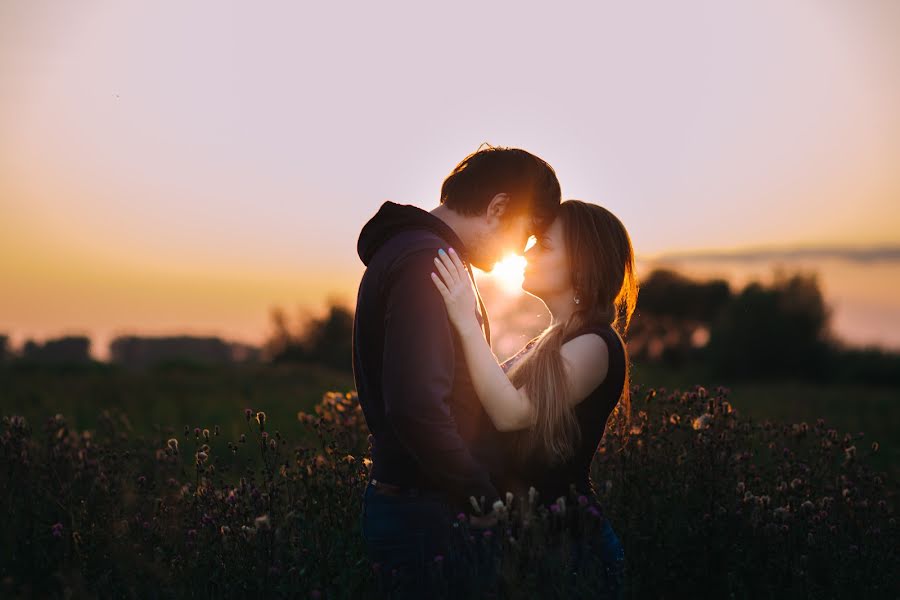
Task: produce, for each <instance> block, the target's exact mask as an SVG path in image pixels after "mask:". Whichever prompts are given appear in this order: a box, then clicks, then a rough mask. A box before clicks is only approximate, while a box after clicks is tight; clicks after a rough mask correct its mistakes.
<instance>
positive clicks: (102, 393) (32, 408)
mask: <svg viewBox="0 0 900 600" xmlns="http://www.w3.org/2000/svg"><path fill="white" fill-rule="evenodd" d="M352 389H353V376H352V375H351V374H350V373H344V372H339V371H333V370H329V369H324V368H319V367H313V366H277V367H268V366H250V367H240V368H234V369H200V368H181V369H179V368H170V369H163V370H158V371H155V372H148V373H144V374H140V373H128V372H124V371H118V370H108V369H71V370H46V369H40V370H10V369H0V412H2V413H3V414H6V415H8V414H21V415H23V416H25V417H26V418H27V419H29V420H30V421H31V422H32V423H37V422H40V420H44V419H47V418H49V417H52V416H53V415H54V414H56V413H62V414H63V415H64V416H65V417H66V418H67V419H68V420H69V423H70V424H71V425H73V426H75V427H76V428H78V429H84V428H87V429H92V428H94V427H95V426H96V422H97V415H98V414H99V413H100V411H102V410H103V409H121V410H122V411H123V412H124V413H125V415H127V417H128V419H129V421H130V424H131V426H132V427H133V431H134V432H135V433H136V434H145V435H149V434H152V433H154V432H155V431H157V428H158V427H162V428H165V427H167V426H168V427H172V428H173V429H174V431H176V432H179V431H181V430H183V428H184V426H185V425H188V426H190V427H191V428H193V427H201V428H203V427H209V428H210V429H212V428H213V427H214V426H215V425H219V427H220V428H221V431H222V434H223V435H227V436H229V437H230V438H232V439H233V438H236V437H237V436H239V435H240V434H241V433H243V432H245V425H246V423H245V421H244V415H243V413H244V409H245V408H252V409H253V410H257V411H258V410H262V411H265V412H266V414H267V415H268V416H269V423H270V424H271V430H272V431H275V430H280V431H282V432H283V433H285V434H286V435H287V436H288V437H289V438H292V439H296V438H297V437H298V435H299V432H300V431H301V427H300V424H299V423H298V421H297V411H299V410H305V409H310V408H311V407H312V406H313V405H314V404H316V403H317V402H318V401H319V400H321V398H322V395H323V394H324V393H325V392H327V391H350V390H352Z"/></svg>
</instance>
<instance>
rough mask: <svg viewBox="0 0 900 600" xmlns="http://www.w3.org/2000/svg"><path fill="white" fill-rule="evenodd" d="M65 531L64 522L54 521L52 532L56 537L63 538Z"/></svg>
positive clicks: (51, 527)
mask: <svg viewBox="0 0 900 600" xmlns="http://www.w3.org/2000/svg"><path fill="white" fill-rule="evenodd" d="M62 532H63V524H62V523H54V524H53V525H51V526H50V534H51V535H52V536H53V537H55V538H61V537H62Z"/></svg>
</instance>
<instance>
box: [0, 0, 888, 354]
mask: <svg viewBox="0 0 900 600" xmlns="http://www.w3.org/2000/svg"><path fill="white" fill-rule="evenodd" d="M440 6H441V8H440V9H436V8H432V7H430V3H424V2H408V3H391V2H379V3H372V2H365V3H363V2H360V3H357V4H356V5H353V4H348V3H315V4H313V3H299V2H265V3H238V2H222V1H216V2H192V1H180V2H153V3H149V2H142V3H138V2H127V1H118V2H97V1H80V2H57V1H43V0H41V1H36V0H7V1H5V2H3V3H2V4H0V282H2V283H0V333H4V332H5V333H9V334H11V335H12V336H13V340H14V341H15V342H17V343H18V342H21V340H22V339H24V338H25V337H30V336H33V337H37V338H43V337H46V336H55V335H60V334H65V333H68V332H72V333H78V332H82V333H89V334H91V335H94V336H96V337H95V342H97V343H100V344H104V345H105V342H106V341H107V340H108V339H109V337H111V336H112V335H115V334H116V333H119V332H129V333H130V332H137V333H148V334H153V333H174V332H188V333H191V332H193V333H198V334H221V335H224V336H227V337H231V338H235V339H241V340H245V341H249V342H253V343H258V342H260V341H262V339H263V337H264V335H265V333H266V331H267V327H268V323H269V314H268V311H269V309H270V307H272V306H275V305H280V306H283V307H285V308H287V309H288V311H289V312H290V313H292V314H293V313H295V309H296V307H298V306H307V307H311V309H312V310H317V309H318V308H319V307H321V306H322V304H323V303H324V301H325V300H326V298H327V297H328V296H329V295H336V296H337V297H339V298H342V299H344V300H346V301H351V300H352V299H353V298H354V295H355V290H356V286H357V284H358V281H359V276H360V275H361V273H362V268H363V267H362V264H361V263H360V261H359V259H358V257H357V256H356V237H357V235H358V232H359V229H360V227H361V226H362V224H363V223H364V222H365V221H366V220H367V219H368V218H369V217H370V216H371V215H372V214H374V213H375V211H376V210H377V209H378V207H379V206H380V204H381V203H382V202H384V201H385V200H393V201H395V202H400V203H406V204H415V205H417V206H420V207H422V208H425V209H430V208H433V207H434V206H435V205H436V203H437V198H438V192H439V188H440V184H441V181H442V180H443V178H444V177H445V176H446V175H447V173H448V172H449V171H450V169H451V168H452V167H453V166H454V164H455V163H456V162H458V161H459V160H460V159H461V158H463V157H464V156H465V155H466V154H468V153H470V152H472V151H473V150H475V149H476V148H477V147H478V145H479V144H481V143H482V142H489V143H491V144H495V145H504V146H518V147H522V148H525V149H528V150H530V151H532V152H534V153H535V154H538V155H539V156H541V157H542V158H544V159H545V160H547V161H548V162H549V163H550V164H551V165H553V167H554V168H555V169H556V172H557V174H558V176H559V178H560V181H561V183H562V188H563V197H564V198H579V199H582V200H586V201H590V202H595V203H598V204H602V205H604V206H606V207H607V208H609V209H610V210H611V211H612V212H614V213H615V214H616V215H618V216H619V218H620V219H621V220H622V221H623V223H625V225H626V227H628V229H629V232H630V235H631V239H632V242H633V244H634V247H635V250H636V252H637V254H638V255H639V256H641V257H642V258H648V259H649V258H651V257H653V256H656V255H660V254H663V253H669V252H678V251H689V250H704V251H705V250H733V249H740V248H746V247H754V248H760V247H776V248H792V247H798V246H799V247H805V248H809V247H818V246H833V245H839V246H850V247H863V246H871V245H893V246H898V245H900V110H898V107H900V36H898V35H897V25H898V23H900V2H896V1H895V0H877V1H873V0H855V1H852V2H849V1H846V0H840V1H838V0H794V1H791V2H784V1H783V0H748V1H745V2H728V3H724V2H715V1H707V2H697V1H685V2H678V3H673V2H654V3H645V2H637V3H613V2H590V3H580V4H579V3H566V2H560V3H553V4H550V3H547V2H541V3H530V2H521V1H517V2H504V3H488V2H483V1H482V2H472V3H468V2H455V3H449V2H448V3H442V4H441V5H440ZM891 301H892V302H894V303H895V304H894V305H895V306H898V307H900V297H898V298H894V299H892V300H891ZM95 353H97V354H101V355H102V354H103V349H102V348H98V349H95Z"/></svg>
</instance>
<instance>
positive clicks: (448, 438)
mask: <svg viewBox="0 0 900 600" xmlns="http://www.w3.org/2000/svg"><path fill="white" fill-rule="evenodd" d="M433 254H434V250H432V249H427V250H421V251H417V252H415V253H413V254H411V255H410V256H408V257H405V258H404V259H402V261H401V262H400V263H398V264H397V265H395V267H394V268H393V269H392V270H391V272H390V273H389V280H388V283H387V287H386V289H385V293H386V298H385V323H384V325H385V338H384V362H383V364H384V367H383V369H384V370H383V373H382V386H383V394H384V403H385V417H386V420H387V422H388V423H389V424H390V425H391V426H392V427H393V429H394V431H395V432H396V434H397V438H398V439H399V440H400V442H401V443H402V444H403V445H404V446H405V447H406V449H407V450H408V451H409V452H410V453H411V454H412V455H413V456H414V457H415V458H416V460H417V461H418V462H419V464H420V465H421V466H422V469H423V470H424V471H425V472H426V473H427V474H428V475H430V476H431V477H432V478H433V479H434V480H435V482H437V483H438V485H441V486H442V487H444V488H445V489H446V490H447V491H448V492H449V493H450V494H451V495H453V496H455V497H456V499H457V500H461V501H463V502H464V501H466V500H467V499H468V497H469V496H475V497H476V498H480V496H482V495H483V496H485V500H486V501H487V505H488V506H490V505H491V504H492V503H493V501H494V500H496V499H498V498H499V494H498V493H497V490H496V489H495V488H494V486H493V485H492V484H491V481H490V476H489V475H488V472H487V470H486V469H485V467H484V466H482V465H481V464H480V463H479V462H478V461H476V460H475V459H474V457H473V456H472V455H471V453H470V452H469V449H468V447H467V446H466V443H465V442H464V441H463V439H462V438H461V437H460V435H459V430H458V429H457V425H456V421H455V420H454V418H453V416H452V415H451V413H450V407H449V405H448V401H449V399H450V395H451V391H452V387H453V373H454V369H455V357H454V349H453V338H452V335H453V333H452V330H451V326H450V322H449V320H448V318H447V309H446V307H445V306H444V300H443V299H442V298H441V295H440V293H439V292H438V291H437V289H435V287H434V285H432V283H431V279H430V274H431V271H432V268H433V263H432V256H433Z"/></svg>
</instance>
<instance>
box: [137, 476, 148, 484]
mask: <svg viewBox="0 0 900 600" xmlns="http://www.w3.org/2000/svg"><path fill="white" fill-rule="evenodd" d="M137 482H138V485H140V486H143V485H144V484H145V483H147V478H146V477H145V476H143V475H140V476H139V477H138V478H137Z"/></svg>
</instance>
